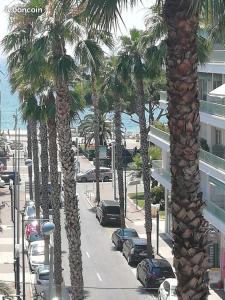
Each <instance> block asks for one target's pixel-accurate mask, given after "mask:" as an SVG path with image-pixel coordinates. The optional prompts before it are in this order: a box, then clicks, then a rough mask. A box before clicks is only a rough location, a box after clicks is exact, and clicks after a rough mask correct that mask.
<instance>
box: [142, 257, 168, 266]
mask: <svg viewBox="0 0 225 300" xmlns="http://www.w3.org/2000/svg"><path fill="white" fill-rule="evenodd" d="M147 261H148V262H149V263H151V264H153V265H154V267H157V268H159V267H171V265H170V263H169V262H168V261H167V260H166V259H160V258H159V259H157V258H150V259H147ZM171 268H172V267H171Z"/></svg>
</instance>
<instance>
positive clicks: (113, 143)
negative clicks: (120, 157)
mask: <svg viewBox="0 0 225 300" xmlns="http://www.w3.org/2000/svg"><path fill="white" fill-rule="evenodd" d="M115 146H116V142H115V141H114V140H113V141H112V149H111V156H112V158H111V161H112V173H113V191H114V200H116V199H117V197H116V161H115V158H116V157H115Z"/></svg>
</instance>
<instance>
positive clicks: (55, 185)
mask: <svg viewBox="0 0 225 300" xmlns="http://www.w3.org/2000/svg"><path fill="white" fill-rule="evenodd" d="M48 134H49V135H48V138H49V160H50V179H51V185H52V194H51V201H52V208H53V223H54V224H55V230H54V280H55V284H56V287H59V289H57V290H59V292H58V293H57V296H58V297H60V285H61V283H62V257H61V253H62V248H61V222H60V184H59V179H58V154H57V149H58V147H57V133H56V122H55V119H54V118H48Z"/></svg>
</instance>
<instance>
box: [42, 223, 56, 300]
mask: <svg viewBox="0 0 225 300" xmlns="http://www.w3.org/2000/svg"><path fill="white" fill-rule="evenodd" d="M54 230H55V224H54V223H52V222H45V223H44V224H43V225H42V232H43V234H45V235H48V236H50V237H51V236H52V234H53V232H54ZM53 253H54V246H53V243H52V241H51V239H50V268H49V295H48V296H49V299H50V300H51V299H52V285H53Z"/></svg>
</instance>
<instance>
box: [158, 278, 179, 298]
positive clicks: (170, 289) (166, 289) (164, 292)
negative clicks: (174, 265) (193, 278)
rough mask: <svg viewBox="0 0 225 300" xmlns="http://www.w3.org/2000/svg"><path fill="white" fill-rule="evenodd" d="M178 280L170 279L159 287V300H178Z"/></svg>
mask: <svg viewBox="0 0 225 300" xmlns="http://www.w3.org/2000/svg"><path fill="white" fill-rule="evenodd" d="M176 288H177V279H176V278H168V279H166V280H165V281H164V282H163V283H161V285H160V287H159V295H158V299H159V300H178V297H177V292H176Z"/></svg>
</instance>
